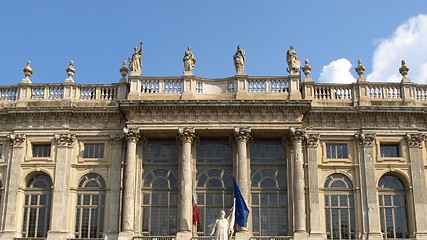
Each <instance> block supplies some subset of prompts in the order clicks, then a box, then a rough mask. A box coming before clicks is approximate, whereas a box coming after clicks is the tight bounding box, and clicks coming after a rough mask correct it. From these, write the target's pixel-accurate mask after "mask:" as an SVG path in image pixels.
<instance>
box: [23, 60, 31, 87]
mask: <svg viewBox="0 0 427 240" xmlns="http://www.w3.org/2000/svg"><path fill="white" fill-rule="evenodd" d="M30 65H31V61H28V62H27V66H25V67H24V69H22V71H23V72H24V75H25V78H24V79H22V81H21V83H31V80H30V77H31V75H32V74H33V69H32V68H31V66H30Z"/></svg>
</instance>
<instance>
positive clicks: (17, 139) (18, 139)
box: [9, 134, 27, 147]
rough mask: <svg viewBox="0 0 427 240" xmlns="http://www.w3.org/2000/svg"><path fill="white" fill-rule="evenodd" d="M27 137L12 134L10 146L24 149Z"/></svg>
mask: <svg viewBox="0 0 427 240" xmlns="http://www.w3.org/2000/svg"><path fill="white" fill-rule="evenodd" d="M26 138H27V136H26V135H25V134H10V135H9V140H10V146H12V147H22V143H23V142H25V139H26Z"/></svg>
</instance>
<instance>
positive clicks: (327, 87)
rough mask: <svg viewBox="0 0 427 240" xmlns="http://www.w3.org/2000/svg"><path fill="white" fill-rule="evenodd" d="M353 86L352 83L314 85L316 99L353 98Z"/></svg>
mask: <svg viewBox="0 0 427 240" xmlns="http://www.w3.org/2000/svg"><path fill="white" fill-rule="evenodd" d="M353 95H354V94H353V86H351V85H336V84H334V85H331V84H316V85H314V99H349V100H351V99H352V98H353Z"/></svg>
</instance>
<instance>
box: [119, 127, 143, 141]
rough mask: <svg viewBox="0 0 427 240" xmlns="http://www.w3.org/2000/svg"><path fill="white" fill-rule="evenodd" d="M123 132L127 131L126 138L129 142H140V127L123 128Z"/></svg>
mask: <svg viewBox="0 0 427 240" xmlns="http://www.w3.org/2000/svg"><path fill="white" fill-rule="evenodd" d="M123 132H124V133H125V139H126V141H128V142H138V140H139V138H140V137H141V135H140V134H139V130H138V129H129V128H123Z"/></svg>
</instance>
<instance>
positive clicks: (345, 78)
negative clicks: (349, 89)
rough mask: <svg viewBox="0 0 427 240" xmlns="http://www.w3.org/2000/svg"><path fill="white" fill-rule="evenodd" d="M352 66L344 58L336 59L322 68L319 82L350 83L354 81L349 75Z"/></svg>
mask: <svg viewBox="0 0 427 240" xmlns="http://www.w3.org/2000/svg"><path fill="white" fill-rule="evenodd" d="M351 69H352V65H351V63H350V61H349V60H347V59H345V58H341V59H338V60H336V61H333V62H331V63H329V64H328V65H326V66H324V67H323V69H322V72H321V73H320V77H319V81H320V82H324V83H352V82H355V81H356V79H355V78H354V77H353V75H351V72H350V71H351Z"/></svg>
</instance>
